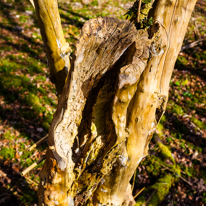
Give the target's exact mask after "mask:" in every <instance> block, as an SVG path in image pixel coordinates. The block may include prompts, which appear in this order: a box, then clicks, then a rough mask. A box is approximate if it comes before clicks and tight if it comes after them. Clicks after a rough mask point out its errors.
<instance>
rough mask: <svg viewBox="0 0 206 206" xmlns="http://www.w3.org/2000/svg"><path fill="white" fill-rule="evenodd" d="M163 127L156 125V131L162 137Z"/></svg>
mask: <svg viewBox="0 0 206 206" xmlns="http://www.w3.org/2000/svg"><path fill="white" fill-rule="evenodd" d="M163 130H164V126H163V125H162V124H161V121H160V123H159V124H158V125H157V131H158V132H159V134H160V136H162V135H163Z"/></svg>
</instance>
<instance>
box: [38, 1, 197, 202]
mask: <svg viewBox="0 0 206 206" xmlns="http://www.w3.org/2000/svg"><path fill="white" fill-rule="evenodd" d="M194 4H195V1H192V0H189V1H187V2H186V1H183V0H180V1H177V0H176V1H169V0H156V1H155V2H154V8H153V9H152V10H151V14H150V15H152V16H153V18H154V25H153V26H152V28H151V29H150V33H149V35H148V32H147V31H144V30H138V31H137V30H136V28H135V27H134V26H133V24H131V23H130V22H129V21H126V20H118V19H114V18H107V17H105V18H101V17H99V18H97V19H92V20H89V21H88V22H86V23H85V25H84V26H83V29H82V35H81V38H80V40H79V43H78V45H77V51H76V59H75V61H74V65H73V66H72V67H71V69H70V72H69V75H68V80H67V82H66V84H65V87H64V89H63V92H62V95H61V97H60V98H59V103H58V108H57V111H56V113H55V115H54V119H53V121H52V124H51V127H50V131H49V149H48V151H47V159H46V162H45V165H44V168H43V170H42V172H41V183H40V185H39V191H38V193H39V204H40V205H43V204H46V205H55V202H56V201H58V205H118V206H120V205H134V199H133V197H132V191H131V187H130V184H129V181H130V179H131V177H132V175H133V173H134V171H135V169H136V167H137V166H138V164H139V162H140V161H141V159H142V158H143V157H144V156H145V155H147V150H148V144H149V142H150V139H151V137H152V134H153V132H154V131H155V128H156V125H157V124H158V122H159V120H160V118H161V116H162V114H163V113H164V110H165V107H166V102H167V99H168V88H169V80H170V77H171V73H172V70H173V66H174V63H175V60H176V57H177V53H178V51H179V50H180V48H181V44H182V41H183V35H180V36H179V37H178V38H177V36H176V35H175V34H176V33H177V31H178V30H180V31H181V32H182V33H183V34H184V33H185V31H186V27H187V23H188V21H189V18H190V15H191V11H192V9H193V7H194ZM185 8H186V9H185ZM177 18H178V19H181V18H184V20H181V21H178V20H177ZM148 36H150V38H148Z"/></svg>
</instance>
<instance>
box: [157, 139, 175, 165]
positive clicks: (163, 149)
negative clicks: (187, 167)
mask: <svg viewBox="0 0 206 206" xmlns="http://www.w3.org/2000/svg"><path fill="white" fill-rule="evenodd" d="M158 146H159V148H160V150H161V153H162V155H163V157H165V158H167V159H169V160H171V161H172V162H173V163H175V160H174V158H173V156H172V153H171V151H170V150H169V148H168V147H167V146H166V145H164V144H162V143H161V142H158Z"/></svg>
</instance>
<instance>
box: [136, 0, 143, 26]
mask: <svg viewBox="0 0 206 206" xmlns="http://www.w3.org/2000/svg"><path fill="white" fill-rule="evenodd" d="M141 4H142V0H139V3H138V10H137V23H139V16H140V10H141Z"/></svg>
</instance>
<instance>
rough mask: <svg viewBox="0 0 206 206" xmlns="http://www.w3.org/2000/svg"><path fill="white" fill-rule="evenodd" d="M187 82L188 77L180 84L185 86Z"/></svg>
mask: <svg viewBox="0 0 206 206" xmlns="http://www.w3.org/2000/svg"><path fill="white" fill-rule="evenodd" d="M188 83H189V81H188V79H185V80H184V81H183V82H182V83H181V84H182V86H185V85H187V84H188Z"/></svg>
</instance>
